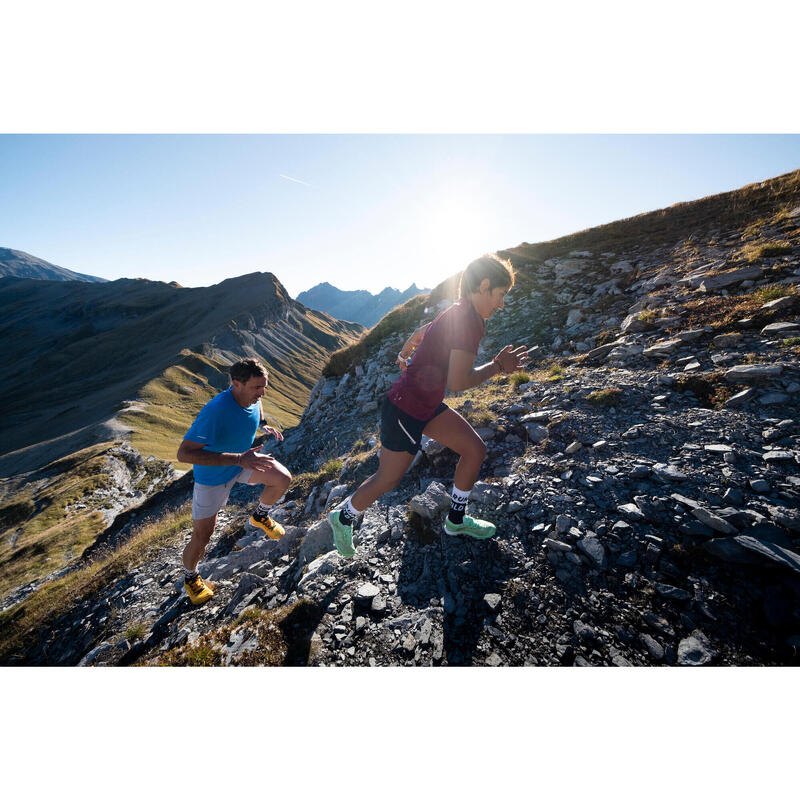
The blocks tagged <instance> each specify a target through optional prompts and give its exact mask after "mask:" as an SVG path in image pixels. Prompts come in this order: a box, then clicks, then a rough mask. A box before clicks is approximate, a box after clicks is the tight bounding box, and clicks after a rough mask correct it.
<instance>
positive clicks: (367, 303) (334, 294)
mask: <svg viewBox="0 0 800 800" xmlns="http://www.w3.org/2000/svg"><path fill="white" fill-rule="evenodd" d="M428 291H429V290H428V289H419V288H418V287H417V285H416V284H415V283H412V284H411V286H409V287H408V289H406V290H405V291H404V292H401V291H400V290H399V289H392V288H391V287H389V286H387V287H386V288H385V289H383V290H382V291H380V292H378V294H372V293H371V292H368V291H366V289H359V290H357V291H344V290H342V289H337V288H336V287H335V286H331V284H330V283H327V282H325V283H318V284H317V285H316V286H312V287H311V288H310V289H308V290H307V291H305V292H300V294H299V295H297V302H298V303H303V305H306V306H308V307H309V308H314V309H316V310H317V311H324V312H325V313H326V314H330V315H331V316H332V317H336V318H337V319H349V320H352V321H353V322H359V323H361V324H362V325H365V326H366V327H368V328H371V327H372V326H373V325H374V324H375V323H376V322H378V320H380V319H381V317H383V316H385V315H386V314H388V313H389V312H390V311H391V310H392V309H393V308H395V306H399V305H401V304H402V303H405V302H406V300H410V299H411V298H412V297H415V296H416V295H418V294H423V293H427V292H428Z"/></svg>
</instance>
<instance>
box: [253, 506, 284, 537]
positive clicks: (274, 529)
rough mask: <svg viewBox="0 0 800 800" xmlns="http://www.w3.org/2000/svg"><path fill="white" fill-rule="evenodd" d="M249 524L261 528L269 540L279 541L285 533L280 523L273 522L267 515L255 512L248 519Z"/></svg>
mask: <svg viewBox="0 0 800 800" xmlns="http://www.w3.org/2000/svg"><path fill="white" fill-rule="evenodd" d="M250 524H251V525H254V526H255V527H256V528H261V530H262V531H264V533H266V534H267V536H268V537H269V538H270V539H280V538H281V536H283V534H284V533H286V531H285V530H284V529H283V525H281V524H280V522H275V520H274V519H272V517H271V516H270V515H269V514H259V513H258V512H257V511H256V512H255V513H254V514H253V515H252V516H251V517H250Z"/></svg>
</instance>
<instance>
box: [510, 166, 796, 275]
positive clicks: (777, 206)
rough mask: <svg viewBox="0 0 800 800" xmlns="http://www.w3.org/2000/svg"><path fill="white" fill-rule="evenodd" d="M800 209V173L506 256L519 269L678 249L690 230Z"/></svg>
mask: <svg viewBox="0 0 800 800" xmlns="http://www.w3.org/2000/svg"><path fill="white" fill-rule="evenodd" d="M799 204H800V170H795V171H794V172H788V173H786V174H785V175H779V176H778V177H776V178H771V179H769V180H766V181H762V182H761V183H751V184H748V185H747V186H743V187H741V188H740V189H736V190H734V191H732V192H725V193H723V194H717V195H711V196H709V197H704V198H701V199H699V200H693V201H691V202H686V203H676V204H675V205H673V206H670V207H669V208H663V209H660V210H658V211H650V212H647V213H645V214H639V215H638V216H635V217H630V218H628V219H623V220H617V221H616V222H611V223H609V224H607V225H599V226H597V227H596V228H589V229H587V230H583V231H578V232H576V233H573V234H570V235H569V236H563V237H561V238H560V239H553V240H552V241H549V242H540V243H538V244H528V243H527V242H523V244H521V245H520V246H519V247H515V248H512V249H509V250H503V251H500V253H499V254H500V255H501V256H503V257H508V258H511V259H512V260H513V261H514V263H515V264H524V263H527V262H534V261H539V262H541V261H544V260H545V259H547V258H552V257H553V256H559V255H564V254H566V253H568V252H569V251H571V250H590V251H592V252H595V253H599V252H602V251H604V250H611V251H616V252H619V249H620V248H624V247H625V246H626V245H628V244H638V243H641V242H642V241H647V242H648V243H649V244H650V245H651V246H652V247H661V246H672V245H674V244H676V243H677V242H678V241H680V240H681V239H685V238H686V232H687V231H699V230H703V229H704V228H713V227H715V226H717V225H718V224H719V220H720V219H725V220H726V222H727V223H729V224H731V225H737V224H738V225H742V226H745V225H749V224H751V223H754V222H755V221H757V220H760V219H761V218H763V217H768V218H774V217H776V216H777V215H779V214H780V213H781V212H785V211H786V210H788V209H790V208H793V207H794V206H797V205H799Z"/></svg>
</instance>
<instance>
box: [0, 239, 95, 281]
mask: <svg viewBox="0 0 800 800" xmlns="http://www.w3.org/2000/svg"><path fill="white" fill-rule="evenodd" d="M5 277H10V278H34V279H36V280H45V281H86V282H88V283H105V282H106V280H107V279H106V278H98V277H97V276H95V275H85V274H84V273H82V272H74V271H73V270H71V269H67V268H66V267H59V266H57V265H55V264H51V263H50V262H49V261H45V260H44V259H42V258H37V257H36V256H33V255H31V254H30V253H26V252H24V251H23V250H12V249H11V248H9V247H0V278H5Z"/></svg>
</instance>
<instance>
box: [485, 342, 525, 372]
mask: <svg viewBox="0 0 800 800" xmlns="http://www.w3.org/2000/svg"><path fill="white" fill-rule="evenodd" d="M493 360H494V361H496V362H497V363H498V364H499V365H500V369H502V370H503V372H505V373H506V374H509V373H511V372H517V371H518V370H521V369H522V368H523V367H524V366H525V364H526V363H527V361H528V348H527V347H524V346H523V345H520V346H519V347H517V348H516V349H515V348H514V345H512V344H509V345H506V346H505V347H504V348H503V349H502V350H501V351H500V352H499V353H498V354H497V355H496V356H495V357H494V359H493Z"/></svg>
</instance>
